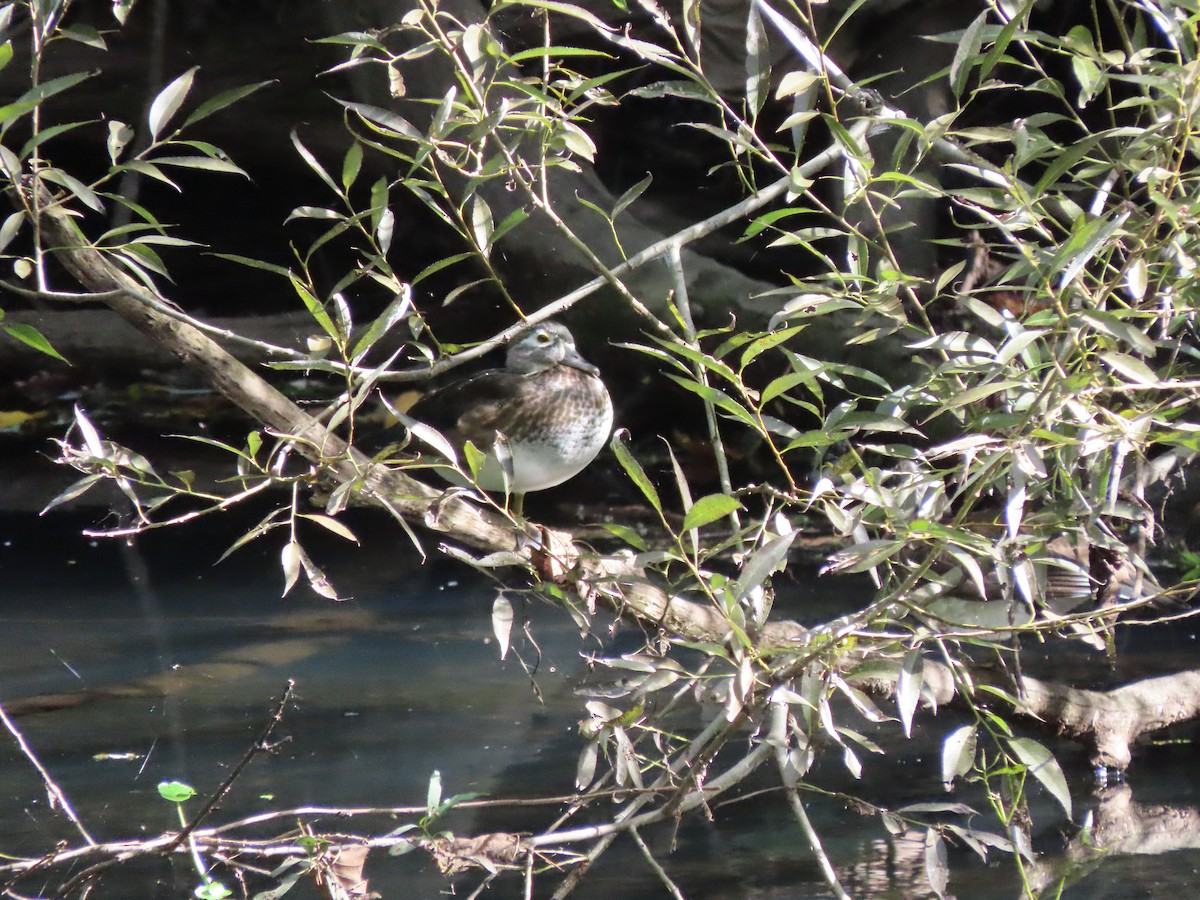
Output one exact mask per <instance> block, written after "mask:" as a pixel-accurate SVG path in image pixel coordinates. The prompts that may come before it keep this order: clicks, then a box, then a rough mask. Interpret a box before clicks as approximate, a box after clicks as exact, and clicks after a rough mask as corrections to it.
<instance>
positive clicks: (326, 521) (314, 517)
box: [300, 513, 358, 544]
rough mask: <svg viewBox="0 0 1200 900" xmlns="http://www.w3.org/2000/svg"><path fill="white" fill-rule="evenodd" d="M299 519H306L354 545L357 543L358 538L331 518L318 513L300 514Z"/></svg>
mask: <svg viewBox="0 0 1200 900" xmlns="http://www.w3.org/2000/svg"><path fill="white" fill-rule="evenodd" d="M300 518H301V519H307V520H308V521H310V522H315V523H316V524H318V525H320V526H321V527H322V528H324V529H325V530H326V531H329V532H332V533H333V534H336V535H337V536H338V537H340V538H344V539H345V540H347V541H351V542H353V543H355V544H357V543H358V536H357V535H355V533H354V532H353V531H351V530H350V529H349V528H347V527H346V526H345V525H343V524H342V523H341V522H339V521H338V520H337V519H335V518H333V517H332V516H323V515H321V514H319V513H301V514H300Z"/></svg>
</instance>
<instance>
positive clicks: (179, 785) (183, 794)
mask: <svg viewBox="0 0 1200 900" xmlns="http://www.w3.org/2000/svg"><path fill="white" fill-rule="evenodd" d="M158 793H159V796H160V797H162V798H163V799H164V800H169V801H171V802H172V803H182V802H183V801H185V800H190V799H192V797H195V796H196V789H195V788H194V787H192V786H191V785H190V784H184V783H183V782H182V781H160V782H159V784H158Z"/></svg>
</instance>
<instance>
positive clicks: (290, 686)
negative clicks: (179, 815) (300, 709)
mask: <svg viewBox="0 0 1200 900" xmlns="http://www.w3.org/2000/svg"><path fill="white" fill-rule="evenodd" d="M295 688H296V682H295V681H293V680H292V679H290V678H289V679H288V682H287V685H286V686H285V687H284V690H283V696H282V697H280V698H279V705H278V706H277V707H276V708H275V712H274V713H273V714H272V715H271V718H270V720H268V722H267V724H266V726H265V727H264V728H263V730H262V734H260V735H259V736H258V739H257V740H256V741H255V742H254V743H253V744H251V745H250V747H249V748H248V749H247V750H246V752H245V754H244V755H243V756H242V758H241V760H240V761H239V762H238V764H237V765H236V766H234V767H233V769H232V771H230V773H229V775H228V776H227V777H226V779H225V780H224V781H222V782H221V785H220V787H218V788H217V789H216V790H215V791H213V793H212V796H210V797H209V798H208V802H207V803H206V804H204V808H203V809H201V810H200V812H199V813H198V814H197V815H196V816H195V817H194V818H193V819H192V820H191V821H190V822H188V823H187V825H185V826H184V827H183V830H182V831H180V832H179V834H177V835H176V836H175V839H174V840H173V841H172V842H171V843H170V844H168V845H167V846H166V847H165V848H164V849H163V852H164V853H170V852H172V851H173V850H174V849H175V848H176V847H178V846H179V845H180V844H181V843H183V842H184V841H185V840H187V839H188V838H189V837H190V836H191V834H192V832H194V831H195V830H196V827H197V826H198V825H199V824H200V823H201V822H203V821H204V820H205V819H206V818H207V817H208V815H209V814H210V813H211V812H212V811H213V810H214V809H216V807H217V804H218V803H220V802H221V800H222V799H223V798H224V796H225V795H226V794H227V793H229V789H230V788H232V787H233V783H234V781H236V780H237V777H238V776H239V775H241V774H242V772H243V771H245V769H246V766H248V765H250V761H251V760H253V759H254V757H256V756H258V754H260V753H265V752H267V751H268V750H270V749H271V748H270V744H268V743H267V742H268V741H269V740H270V738H271V735H272V734H273V733H274V731H275V728H276V727H277V726H278V725H279V723H280V722H282V721H283V713H284V710H285V709H287V705H288V704H289V703H291V701H292V692H293V691H294V690H295Z"/></svg>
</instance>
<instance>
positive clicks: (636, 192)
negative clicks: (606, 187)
mask: <svg viewBox="0 0 1200 900" xmlns="http://www.w3.org/2000/svg"><path fill="white" fill-rule="evenodd" d="M653 180H654V176H653V175H647V176H646V177H645V178H643V179H642V180H641V181H639V182H638V183H637V184H635V185H634V186H633V187H631V188H630V189H629V190H627V191H626V192H625V193H623V194H622V195H621V196H620V197H618V198H617V202H616V203H614V204H613V210H612V217H613V218H614V219H615V218H616V217H617V216H619V215H620V214H621V213H622V212H624V210H625V208H626V207H627V206H629V204H630V203H632V202H633V201H634V200H636V199H637V198H638V197H640V196H642V194H643V193H645V191H646V188H648V187H650V182H651V181H653Z"/></svg>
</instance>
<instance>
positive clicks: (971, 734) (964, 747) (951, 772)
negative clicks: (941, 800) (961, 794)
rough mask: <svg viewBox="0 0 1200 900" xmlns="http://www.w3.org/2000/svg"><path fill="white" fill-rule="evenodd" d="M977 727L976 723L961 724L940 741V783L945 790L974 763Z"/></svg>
mask: <svg viewBox="0 0 1200 900" xmlns="http://www.w3.org/2000/svg"><path fill="white" fill-rule="evenodd" d="M977 729H978V726H976V725H963V726H962V727H961V728H956V729H954V731H952V732H950V734H948V735H947V736H946V740H945V741H943V742H942V783H943V784H944V785H945V786H946V790H947V791H949V790H951V789H952V788H953V786H954V779H955V778H958V777H959V776H962V775H966V774H967V773H968V772H970V771H971V766H972V765H974V763H975V742H976V735H977Z"/></svg>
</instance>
